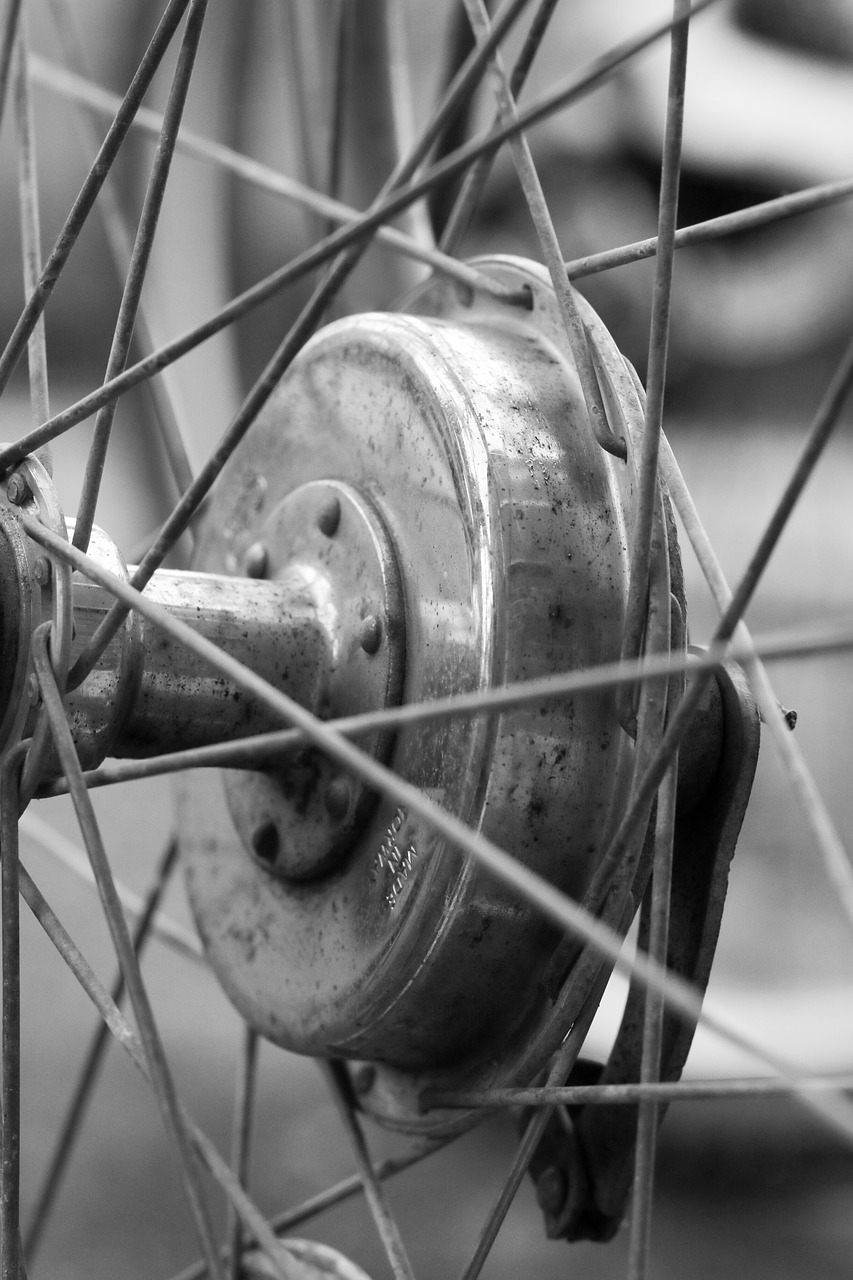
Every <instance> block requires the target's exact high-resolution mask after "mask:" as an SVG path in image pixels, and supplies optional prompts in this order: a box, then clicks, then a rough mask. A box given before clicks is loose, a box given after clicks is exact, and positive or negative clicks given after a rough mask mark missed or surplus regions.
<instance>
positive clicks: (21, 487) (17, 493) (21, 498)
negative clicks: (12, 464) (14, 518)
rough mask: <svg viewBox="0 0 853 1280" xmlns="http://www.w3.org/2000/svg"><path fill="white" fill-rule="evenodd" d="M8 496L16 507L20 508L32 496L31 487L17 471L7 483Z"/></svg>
mask: <svg viewBox="0 0 853 1280" xmlns="http://www.w3.org/2000/svg"><path fill="white" fill-rule="evenodd" d="M6 496H7V498H8V499H9V501H10V502H12V503H14V504H15V506H16V507H20V506H21V505H22V504H23V503H24V502H26V500H27V498H28V497H29V496H30V486H29V485H28V484H27V482H26V480H25V479H24V477H23V476H22V475H21V474H20V472H18V471H15V472H13V474H12V475H11V476H9V479H8V480H7V482H6Z"/></svg>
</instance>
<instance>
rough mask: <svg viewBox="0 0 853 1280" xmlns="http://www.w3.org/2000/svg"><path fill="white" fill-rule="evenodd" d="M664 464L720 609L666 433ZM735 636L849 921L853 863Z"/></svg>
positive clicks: (744, 643) (740, 633)
mask: <svg viewBox="0 0 853 1280" xmlns="http://www.w3.org/2000/svg"><path fill="white" fill-rule="evenodd" d="M662 467H663V471H664V475H665V477H666V482H667V486H668V488H669V492H670V494H671V495H672V500H673V502H674V503H675V507H676V510H677V511H678V514H679V516H680V517H681V522H682V524H683V525H684V528H685V530H686V532H687V536H688V537H689V539H690V542H691V544H692V546H693V549H694V551H695V553H696V557H697V559H698V561H699V564H700V566H701V568H702V571H703V572H704V574H705V578H706V580H707V582H708V586H709V587H710V590H711V594H712V596H713V598H714V601H715V602H716V605H717V608H718V609H719V611H720V613H721V614H723V613H725V611H726V609H728V607H729V605H730V604H731V601H732V592H731V588H730V587H729V584H728V582H727V581H726V579H725V575H724V574H723V571H722V567H721V566H720V563H719V561H718V559H717V557H716V554H715V552H714V549H713V547H712V545H711V541H710V539H709V538H708V535H707V533H706V532H705V529H704V527H703V525H702V521H701V520H700V518H699V513H698V512H697V510H696V508H695V506H694V504H693V499H692V498H691V496H690V492H689V490H688V488H687V486H686V484H685V483H684V477H683V476H682V474H681V471H680V469H679V467H678V463H677V462H676V460H675V458H674V456H673V454H672V450H671V449H670V447H669V444H668V442H667V441H666V439H664V442H663V456H662ZM734 637H735V641H736V642H737V644H738V645H739V646H740V647H741V648H742V649H743V650H744V654H743V658H742V659H741V660H742V661H743V663H744V666H745V668H746V672H747V675H748V677H749V680H750V683H751V685H752V687H753V690H754V692H755V695H756V698H757V699H758V703H759V706H760V707H761V714H762V717H763V720H764V723H765V724H766V725H767V728H768V729H769V731H770V734H771V735H772V737H773V741H774V743H775V744H776V748H777V750H778V752H779V756H780V758H781V760H782V764H783V766H784V768H785V770H786V772H787V775H788V781H789V783H790V785H791V788H792V791H793V794H794V795H795V796H796V798H797V800H798V801H799V804H800V807H801V809H802V812H803V813H804V815H805V818H806V821H807V822H808V824H809V826H810V828H811V831H812V835H813V836H814V839H815V843H816V844H817V847H818V849H819V850H820V853H821V857H822V858H823V862H824V867H825V870H826V874H827V876H828V878H829V882H830V884H831V885H832V886H833V888H834V890H835V892H836V893H837V894H838V898H839V901H840V902H841V905H842V907H843V909H844V911H845V913H846V915H847V918H848V920H849V922H850V924H851V925H852V926H853V866H851V863H850V859H849V857H848V855H847V851H846V849H845V847H844V844H843V842H842V839H841V836H840V835H839V833H838V830H837V829H836V826H835V823H834V822H833V820H832V818H831V816H830V813H829V810H828V809H827V807H826V804H825V803H824V801H823V798H822V796H821V794H820V792H819V790H818V787H817V783H816V782H815V780H814V778H813V776H812V773H811V770H810V769H809V767H808V765H807V763H806V760H805V757H804V756H803V753H802V751H801V750H800V747H799V746H798V744H797V740H796V738H795V737H793V735H792V734H791V732H790V728H791V726H790V725H789V723H788V721H787V720H786V717H785V713H784V711H783V710H782V707H781V704H780V703H779V700H778V698H777V697H776V694H775V692H774V690H773V686H772V684H771V683H770V678H769V676H768V675H767V671H766V669H765V667H764V664H763V663H762V662H761V660H760V657H759V654H760V652H761V645H760V644H755V642H754V640H753V638H752V636H751V635H750V633H749V630H748V629H747V626H746V623H745V622H743V621H742V620H741V621H740V622H739V623H738V625H737V627H736V628H735V631H734Z"/></svg>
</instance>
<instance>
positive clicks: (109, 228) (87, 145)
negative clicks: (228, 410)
mask: <svg viewBox="0 0 853 1280" xmlns="http://www.w3.org/2000/svg"><path fill="white" fill-rule="evenodd" d="M49 3H50V11H51V17H52V20H53V25H54V30H55V31H56V34H57V37H58V39H59V41H60V43H61V46H62V51H63V54H64V57H65V60H66V62H68V63H69V64H70V65H71V66H74V67H76V68H77V69H78V70H79V71H81V72H82V73H83V76H84V77H85V73H86V51H85V49H84V48H83V44H82V41H81V40H80V38H79V35H78V33H77V30H76V27H75V24H74V20H73V15H72V14H71V12H70V10H69V0H49ZM38 61H39V60H38V59H35V58H33V56H32V55H31V56H30V74H31V75H33V69H34V64H35V63H36V62H38ZM34 78H36V79H37V78H38V77H37V76H36V77H34ZM75 101H76V102H77V104H78V106H79V107H80V108H81V109H80V110H78V111H76V112H75V113H74V123H75V126H76V128H77V132H78V136H79V138H80V144H81V150H82V152H83V154H84V155H86V156H91V155H95V154H97V151H98V146H99V138H98V132H97V128H96V121H97V116H98V113H97V112H95V111H93V110H92V109H91V106H90V105H89V104H88V103H87V102H86V101H85V99H80V98H77V99H75ZM120 106H121V98H120V97H119V96H118V94H110V106H109V107H108V108H107V110H106V112H105V114H106V115H107V117H108V118H112V116H114V115H115V113H116V112H117V111H118V109H119V107H120ZM87 107H88V110H87V109H86V108H87ZM143 114H147V112H146V108H145V107H141V108H140V110H139V112H138V113H137V115H136V117H135V119H134V121H133V127H134V128H136V127H137V126H138V125H139V117H140V116H141V115H143ZM164 123H165V121H164V120H163V117H162V116H161V117H159V125H158V128H157V129H156V131H155V132H156V135H157V136H158V137H159V135H160V133H161V132H162V129H163V125H164ZM96 208H97V210H98V212H99V214H100V215H101V222H102V225H103V228H104V234H105V235H106V239H107V245H108V247H109V251H110V256H111V258H112V261H113V266H114V268H115V273H116V277H117V279H118V280H119V282H120V283H121V282H122V281H123V280H125V278H126V277H127V275H128V273H129V270H130V264H131V259H132V256H133V235H132V232H131V230H130V228H129V226H128V222H127V219H126V218H125V216H124V213H123V211H122V207H121V201H120V198H119V194H118V190H117V187H116V184H115V182H114V179H113V177H112V175H111V176H110V177H109V178H108V179H107V181H106V182H105V183H104V185H103V187H102V188H101V193H100V196H99V198H98V201H97V204H96ZM156 330H157V325H156V323H155V321H154V319H153V317H152V315H151V310H150V308H149V307H148V306H147V305H146V303H145V301H144V299H143V300H140V304H139V311H138V314H137V317H136V325H135V328H134V339H135V340H138V345H139V347H140V348H141V349H142V350H143V353H148V352H151V351H155V350H156V349H157V348H158V347H159V346H161V345H162V342H161V341H160V340H159V339H157V338H155V333H156ZM148 387H149V392H150V395H151V400H152V404H153V406H154V411H155V419H156V423H157V428H158V431H159V434H160V439H161V441H162V444H163V448H164V451H165V453H166V457H167V458H168V461H169V466H170V467H171V471H172V476H173V478H174V481H175V484H176V486H177V488H178V490H179V491H182V490H183V489H185V488H186V487H187V485H188V484H189V483H190V482H191V480H192V474H193V473H192V467H191V465H190V461H189V451H188V448H187V443H186V440H187V435H186V430H185V428H184V426H183V425H182V421H183V414H182V411H181V408H180V403H179V397H178V391H177V387H176V386H175V385H174V380H173V379H172V378H171V377H170V375H169V374H168V373H166V374H164V375H163V377H160V378H151V379H150V380H149V383H148ZM47 417H48V415H47V414H45V415H44V416H43V417H42V418H41V419H40V421H41V422H45V421H46V420H47Z"/></svg>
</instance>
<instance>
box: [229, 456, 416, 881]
mask: <svg viewBox="0 0 853 1280" xmlns="http://www.w3.org/2000/svg"><path fill="white" fill-rule="evenodd" d="M250 536H251V537H252V538H254V539H255V541H253V542H252V544H251V545H250V547H249V552H251V551H252V549H253V548H254V547H258V546H263V547H264V548H265V549H266V564H265V573H266V575H267V577H268V578H269V579H270V580H271V582H274V583H276V584H277V585H278V587H279V588H280V589H281V590H287V591H290V592H298V593H301V595H302V596H303V598H304V599H305V600H306V601H308V602H310V606H311V609H312V610H313V616H314V617H315V618H316V627H317V628H318V629H319V630H321V631H322V648H323V650H324V652H323V664H322V668H323V671H322V673H323V683H322V688H321V689H320V690H318V692H317V695H315V697H314V698H313V699H312V703H313V705H314V707H315V709H316V710H317V711H318V712H319V713H320V714H322V715H324V716H326V717H330V718H337V717H340V716H349V715H358V714H359V712H363V711H374V710H376V709H378V708H381V707H386V706H389V705H391V704H393V703H395V702H398V701H399V698H400V693H401V690H402V683H403V652H404V646H405V638H404V633H405V622H404V609H403V596H402V586H401V582H400V573H399V569H398V567H397V561H396V557H395V554H394V551H393V548H392V546H391V541H390V538H389V535H388V533H387V531H386V530H385V527H384V524H383V521H382V519H381V517H380V515H379V513H378V511H377V509H376V508H375V506H374V505H373V503H372V502H371V501H370V499H369V498H367V497H366V496H365V495H362V494H361V493H359V492H357V491H356V490H355V489H354V488H353V487H352V486H350V485H348V484H343V483H340V482H338V481H334V482H331V481H330V482H318V481H312V482H310V483H308V484H305V485H301V486H300V487H298V488H296V489H294V490H293V491H292V492H291V493H289V494H288V495H287V496H286V497H284V498H283V499H282V500H281V501H280V502H278V503H277V504H276V505H274V506H273V507H272V509H271V510H269V511H267V510H266V509H265V508H264V509H262V510H261V511H260V512H259V514H258V522H257V524H256V525H253V526H252V528H251V530H250ZM241 537H242V534H241ZM235 554H236V553H235ZM247 554H248V553H247ZM237 559H238V560H239V559H240V557H239V555H237ZM278 664H279V666H280V667H281V674H280V675H279V680H280V679H282V678H283V677H284V674H285V671H286V662H285V658H284V654H279V655H278ZM297 690H298V686H297ZM294 696H295V697H297V698H298V700H299V701H300V702H301V703H302V704H303V705H308V703H307V702H306V701H305V697H304V694H303V693H301V692H299V691H297V692H296V693H295V694H294ZM390 743H391V734H390V733H389V732H388V731H387V730H386V731H375V732H374V733H372V734H371V735H369V736H368V737H365V738H364V739H362V746H364V747H365V748H366V749H368V750H370V751H372V752H373V754H374V755H376V756H377V758H379V759H383V760H384V759H386V758H387V755H388V750H389V747H390ZM225 790H226V796H227V801H228V809H229V813H230V815H231V818H232V821H233V823H234V826H235V827H236V830H237V832H238V834H239V835H240V838H241V840H242V842H243V845H244V846H245V847H246V848H248V849H251V850H252V851H253V853H254V854H255V856H256V858H257V859H258V860H259V861H260V862H261V864H262V865H263V866H264V868H265V869H267V870H270V871H273V872H275V873H276V874H278V875H281V876H284V877H285V878H286V879H291V880H310V879H313V878H314V877H315V876H319V875H323V874H325V873H326V872H328V871H330V870H331V869H332V868H333V867H334V866H335V865H337V864H338V863H339V862H340V861H341V859H342V858H343V857H344V856H345V854H346V852H347V850H348V848H349V847H350V844H351V843H352V840H353V839H354V837H355V836H356V834H357V833H358V831H359V830H360V829H361V827H362V826H363V824H364V822H365V821H366V820H367V818H368V817H369V815H370V813H371V811H372V809H373V807H374V797H373V795H372V794H371V792H370V791H369V789H368V788H367V787H366V786H365V785H364V784H363V783H362V782H361V781H359V780H358V779H356V778H353V777H349V776H347V775H346V774H342V773H341V772H340V770H339V769H338V767H337V766H336V765H335V764H334V763H333V762H332V761H329V760H327V759H326V758H325V757H324V756H323V755H322V753H321V752H319V751H317V750H315V749H313V748H309V747H307V746H301V747H297V748H295V749H293V750H291V751H290V752H287V753H285V754H283V756H282V758H281V760H280V761H279V763H278V764H277V766H276V767H275V768H274V769H272V770H269V771H268V772H266V773H248V772H246V771H235V772H232V773H230V774H228V775H226V778H225Z"/></svg>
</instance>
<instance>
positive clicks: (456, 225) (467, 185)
mask: <svg viewBox="0 0 853 1280" xmlns="http://www.w3.org/2000/svg"><path fill="white" fill-rule="evenodd" d="M556 7H557V0H541V3H540V5H539V8H538V9H537V10H536V13H535V14H534V15H533V21H532V22H531V24H530V27H529V28H528V30H527V33H526V35H525V37H524V44H523V45H522V47H521V52H520V53H519V55H518V57H517V59H516V61H515V65H514V66H513V68H512V74H511V75H510V80H509V89H510V94H511V96H512V99H513V101H515V100H516V99H517V98H518V95H519V94H520V93H521V91H522V89H523V88H524V85H525V83H526V81H527V76H528V74H529V72H530V68H531V67H532V65H533V60H534V58H535V57H536V54H537V53H538V51H539V46H540V44H541V43H542V39H543V37H544V35H545V32H546V31H547V29H548V23H549V22H550V20H551V15H552V14H553V12H554V9H555V8H556ZM500 124H501V113H500V108H497V109H496V111H495V115H494V117H493V118H492V123H491V128H492V129H495V128H497V127H499V126H500ZM494 158H495V157H494V153H492V152H487V153H486V154H485V155H482V156H480V157H479V158H478V159H477V160H476V161H475V162H474V163H473V164H472V166H471V168H470V169H469V170H468V172H467V173H466V175H465V178H464V180H463V182H462V186H461V188H460V191H459V194H458V196H457V197H456V201H455V203H454V205H453V208H452V209H451V211H450V216H449V217H448V219H447V223H446V225H445V228H444V231H443V232H442V235H441V242H440V247H441V248H442V249H443V250H444V252H445V253H456V252H457V250H458V249H459V246H460V244H461V242H462V240H463V238H464V236H465V233H466V231H467V230H468V228H469V226H470V225H471V221H472V219H473V217H474V214H475V212H476V209H477V205H478V204H479V202H480V197H481V195H482V194H483V188H484V187H485V185H486V181H487V179H488V176H489V174H490V173H491V170H492V164H493V163H494Z"/></svg>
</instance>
